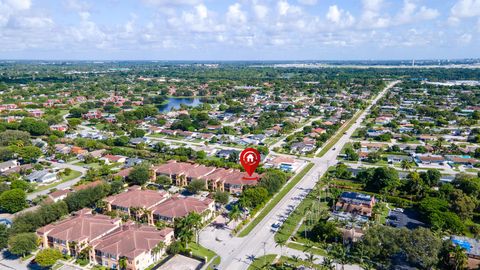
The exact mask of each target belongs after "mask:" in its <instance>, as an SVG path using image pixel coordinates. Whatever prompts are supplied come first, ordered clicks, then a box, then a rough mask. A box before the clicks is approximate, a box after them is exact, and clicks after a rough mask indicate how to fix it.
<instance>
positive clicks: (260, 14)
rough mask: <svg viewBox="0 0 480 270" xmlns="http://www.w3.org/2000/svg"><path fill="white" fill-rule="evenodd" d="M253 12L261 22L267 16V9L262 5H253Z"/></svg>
mask: <svg viewBox="0 0 480 270" xmlns="http://www.w3.org/2000/svg"><path fill="white" fill-rule="evenodd" d="M253 12H254V13H255V16H256V17H257V18H258V19H260V20H263V19H265V18H266V17H267V15H268V7H266V6H264V5H260V4H254V5H253Z"/></svg>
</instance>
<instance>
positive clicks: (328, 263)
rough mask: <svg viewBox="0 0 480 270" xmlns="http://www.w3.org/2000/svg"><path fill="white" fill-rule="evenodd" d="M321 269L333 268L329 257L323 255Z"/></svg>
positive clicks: (331, 269) (329, 269)
mask: <svg viewBox="0 0 480 270" xmlns="http://www.w3.org/2000/svg"><path fill="white" fill-rule="evenodd" d="M322 269H326V270H334V269H335V265H334V264H333V260H332V259H330V258H329V257H324V258H323V262H322Z"/></svg>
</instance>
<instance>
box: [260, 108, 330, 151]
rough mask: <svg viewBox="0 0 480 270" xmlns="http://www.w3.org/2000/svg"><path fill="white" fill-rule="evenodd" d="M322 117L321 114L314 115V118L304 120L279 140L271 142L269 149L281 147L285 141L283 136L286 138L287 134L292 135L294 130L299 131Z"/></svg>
mask: <svg viewBox="0 0 480 270" xmlns="http://www.w3.org/2000/svg"><path fill="white" fill-rule="evenodd" d="M322 119H323V116H318V117H315V118H312V119H310V120H308V121H307V122H305V123H304V124H303V125H301V126H300V127H298V128H296V129H295V130H293V131H292V132H290V133H288V134H286V135H283V136H282V138H281V139H280V140H278V141H277V142H276V143H274V144H272V145H271V146H270V147H269V149H270V151H272V150H273V149H274V148H276V147H281V146H282V144H283V143H285V138H287V137H288V136H290V135H292V134H295V133H296V132H299V131H302V130H303V128H304V127H306V126H308V125H311V124H312V123H313V122H314V121H318V120H322Z"/></svg>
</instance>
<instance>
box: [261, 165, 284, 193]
mask: <svg viewBox="0 0 480 270" xmlns="http://www.w3.org/2000/svg"><path fill="white" fill-rule="evenodd" d="M286 181H287V175H286V174H285V173H284V172H282V171H279V170H272V171H268V172H266V173H265V174H264V175H263V176H262V178H261V179H260V182H259V183H258V185H259V186H260V187H264V188H265V189H266V190H267V191H268V193H269V194H270V195H273V194H275V193H277V192H278V191H279V190H280V189H281V188H282V186H283V185H284V184H285V182H286Z"/></svg>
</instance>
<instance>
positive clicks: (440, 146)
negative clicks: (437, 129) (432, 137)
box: [433, 137, 445, 153]
mask: <svg viewBox="0 0 480 270" xmlns="http://www.w3.org/2000/svg"><path fill="white" fill-rule="evenodd" d="M444 142H445V138H443V137H440V138H438V139H437V140H436V141H435V144H434V145H433V148H435V152H437V153H439V152H442V151H443V143H444Z"/></svg>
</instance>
